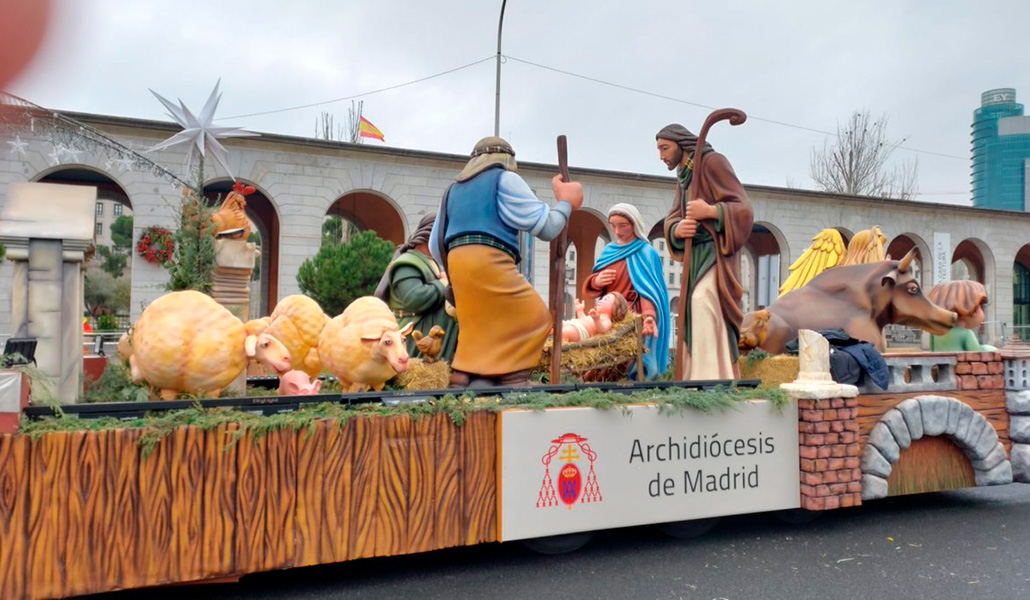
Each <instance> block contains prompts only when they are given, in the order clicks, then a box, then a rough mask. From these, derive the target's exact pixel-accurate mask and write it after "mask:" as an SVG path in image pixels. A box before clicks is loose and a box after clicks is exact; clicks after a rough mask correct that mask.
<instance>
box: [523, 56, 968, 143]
mask: <svg viewBox="0 0 1030 600" xmlns="http://www.w3.org/2000/svg"><path fill="white" fill-rule="evenodd" d="M504 58H507V59H509V60H513V61H515V62H520V63H523V64H527V65H530V66H533V67H537V68H540V69H545V70H547V71H553V72H555V73H561V74H562V75H568V76H570V77H575V78H577V79H583V80H586V81H592V82H594V83H600V84H601V85H607V86H610V87H614V88H619V89H621V90H627V91H630V92H636V93H638V94H643V95H645V96H651V97H653V98H660V99H662V100H668V101H670V102H677V103H679V104H686V105H688V106H696V107H698V108H705V109H708V110H716V109H717V107H715V106H708V105H707V104H700V103H698V102H691V101H689V100H683V99H682V98H674V97H672V96H666V95H664V94H658V93H656V92H651V91H648V90H642V89H640V88H635V87H630V86H628V85H622V84H619V83H614V82H611V81H605V80H604V79H598V78H596V77H590V76H587V75H580V74H579V73H573V72H571V71H565V70H563V69H558V68H556V67H550V66H547V65H542V64H540V63H535V62H533V61H529V60H525V59H522V58H516V57H514V56H509V55H507V54H505V55H504ZM748 118H749V119H754V120H756V121H764V122H766V123H772V124H773V125H781V126H783V127H790V128H792V129H800V130H803V131H810V132H812V133H820V134H822V135H829V136H833V137H837V133H835V132H833V131H824V130H822V129H815V128H813V127H805V126H804V125H795V124H793V123H787V122H785V121H777V120H775V119H767V118H765V117H758V116H755V115H752V114H750V113H748ZM895 147H896V148H900V149H902V150H907V151H909V152H916V153H919V154H931V155H933V156H941V157H944V158H954V159H957V160H962V161H968V160H969V157H968V156H956V155H954V154H944V153H942V152H933V151H932V150H920V149H918V148H909V147H908V146H901V145H898V146H895Z"/></svg>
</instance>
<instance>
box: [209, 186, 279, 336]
mask: <svg viewBox="0 0 1030 600" xmlns="http://www.w3.org/2000/svg"><path fill="white" fill-rule="evenodd" d="M240 181H243V180H240ZM244 183H246V184H247V185H250V186H254V184H253V183H250V182H248V181H244ZM234 184H235V182H234V181H232V180H231V179H224V180H220V181H213V182H210V183H208V184H207V185H205V186H204V196H205V197H206V198H207V200H208V202H210V203H218V204H220V203H221V201H222V200H224V199H225V197H226V195H228V193H229V192H231V191H232V187H233V185H234ZM254 187H255V188H256V187H257V186H254ZM246 200H247V207H246V208H245V209H244V211H245V212H246V213H247V218H249V219H250V222H251V223H252V224H253V227H252V228H251V236H250V239H249V241H251V242H254V243H256V244H257V245H258V248H259V249H260V251H261V253H260V255H259V256H258V257H257V258H256V259H255V260H254V274H253V275H252V279H251V286H252V288H251V302H250V317H251V318H258V317H262V316H265V315H268V314H271V312H272V311H273V310H274V309H275V304H276V302H277V301H278V298H279V213H278V212H277V211H276V209H275V205H274V204H273V203H272V201H271V200H270V199H269V198H268V196H267V195H266V194H265V193H264V192H263V191H262V190H261V189H260V188H258V189H257V191H256V192H254V193H253V194H250V195H248V196H247V197H246Z"/></svg>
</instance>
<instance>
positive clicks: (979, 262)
mask: <svg viewBox="0 0 1030 600" xmlns="http://www.w3.org/2000/svg"><path fill="white" fill-rule="evenodd" d="M986 276H987V264H986V260H985V258H984V254H983V252H981V250H980V248H979V247H978V246H977V244H975V243H974V242H973V241H971V240H968V239H967V240H962V241H961V242H960V243H959V245H958V246H955V252H953V253H952V255H951V278H952V279H969V280H971V281H979V282H980V283H982V284H984V285H986V284H987V279H986Z"/></svg>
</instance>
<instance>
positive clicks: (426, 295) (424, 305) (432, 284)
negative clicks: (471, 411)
mask: <svg viewBox="0 0 1030 600" xmlns="http://www.w3.org/2000/svg"><path fill="white" fill-rule="evenodd" d="M386 270H387V273H388V274H389V276H390V301H389V305H390V309H391V310H393V311H394V315H396V316H397V324H398V325H400V326H401V328H403V327H404V326H405V325H407V324H408V323H413V324H414V325H415V329H417V330H419V331H421V332H422V334H423V335H428V334H429V330H430V329H432V327H433V326H434V325H439V326H440V327H442V328H443V330H444V331H445V332H446V334H445V335H444V338H443V349H442V350H441V351H440V355H439V357H438V358H441V359H443V360H445V361H447V362H448V363H449V362H451V359H452V358H454V349H455V347H456V346H457V344H458V323H457V322H456V321H455V320H454V318H452V317H451V316H450V315H448V314H447V311H446V308H445V305H446V302H445V299H444V292H445V291H446V286H444V284H443V282H442V281H440V279H439V277H438V276H437V273H439V272H440V268H439V267H438V266H437V265H436V261H434V260H433V259H432V258H430V257H428V256H426V255H424V254H422V253H421V252H419V251H417V250H409V251H407V252H405V253H404V254H401V255H400V256H399V257H397V259H396V260H394V261H393V262H392V263H390V265H389V266H388V267H387V268H386ZM405 345H406V346H407V349H408V354H409V355H411V356H412V357H417V356H421V353H420V352H419V351H418V348H417V347H416V346H415V338H414V337H412V336H408V339H407V341H406V342H405Z"/></svg>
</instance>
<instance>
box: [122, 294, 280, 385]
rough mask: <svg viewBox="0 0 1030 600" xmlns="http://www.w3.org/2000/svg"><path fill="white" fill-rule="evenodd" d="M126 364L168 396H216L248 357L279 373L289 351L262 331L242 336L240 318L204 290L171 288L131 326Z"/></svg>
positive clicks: (136, 377) (134, 376)
mask: <svg viewBox="0 0 1030 600" xmlns="http://www.w3.org/2000/svg"><path fill="white" fill-rule="evenodd" d="M131 351H132V354H131V355H130V356H129V366H130V368H131V369H132V380H133V382H135V383H139V382H141V381H146V382H147V383H148V384H150V386H151V387H152V388H157V389H158V390H160V393H161V398H162V399H165V400H173V399H175V397H176V396H177V395H178V394H179V392H186V393H189V394H195V395H201V394H209V395H210V396H211V397H214V398H217V397H218V395H219V393H220V392H221V391H222V389H223V388H225V386H227V385H229V384H230V383H232V381H233V380H234V379H236V377H237V376H239V374H240V373H242V372H243V369H244V368H246V366H247V361H248V360H250V359H254V360H257V361H258V362H260V363H262V364H264V365H266V366H268V367H269V368H271V369H273V370H274V371H275V372H276V373H285V372H286V371H289V370H290V368H291V363H290V353H289V352H288V351H287V350H286V347H285V346H283V345H282V343H280V342H279V340H277V339H275V338H274V337H272V336H270V335H268V334H261V335H248V334H247V332H246V327H245V326H244V324H243V321H240V320H239V318H237V317H236V316H235V315H233V314H232V313H231V312H229V310H228V309H227V308H225V307H224V306H222V305H221V304H219V303H218V302H215V300H214V299H213V298H211V297H210V296H208V295H206V294H202V293H200V292H194V291H184V292H172V293H170V294H165V295H164V296H161V297H160V298H158V299H157V300H155V301H153V302H152V303H150V305H149V306H147V308H146V310H144V311H143V314H141V315H140V317H139V319H138V320H137V321H136V324H135V325H133V329H132V349H131Z"/></svg>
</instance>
